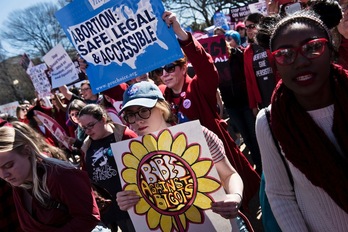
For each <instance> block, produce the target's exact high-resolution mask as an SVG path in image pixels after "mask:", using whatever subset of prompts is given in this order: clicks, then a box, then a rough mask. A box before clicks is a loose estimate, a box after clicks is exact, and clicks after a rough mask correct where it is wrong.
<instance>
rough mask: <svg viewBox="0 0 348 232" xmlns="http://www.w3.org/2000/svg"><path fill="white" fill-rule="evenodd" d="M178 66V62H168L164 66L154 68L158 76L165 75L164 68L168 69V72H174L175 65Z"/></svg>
mask: <svg viewBox="0 0 348 232" xmlns="http://www.w3.org/2000/svg"><path fill="white" fill-rule="evenodd" d="M176 66H178V64H174V63H171V64H167V65H165V66H164V67H161V68H158V69H155V70H154V73H155V75H156V76H163V69H164V70H166V72H167V73H173V72H175V67H176Z"/></svg>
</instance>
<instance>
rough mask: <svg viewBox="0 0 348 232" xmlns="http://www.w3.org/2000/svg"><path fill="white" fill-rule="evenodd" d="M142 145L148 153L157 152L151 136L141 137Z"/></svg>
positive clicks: (154, 141) (155, 142)
mask: <svg viewBox="0 0 348 232" xmlns="http://www.w3.org/2000/svg"><path fill="white" fill-rule="evenodd" d="M143 144H144V146H145V147H146V149H147V150H148V152H149V153H150V152H153V151H157V140H156V139H155V138H154V137H153V136H152V135H145V136H144V137H143Z"/></svg>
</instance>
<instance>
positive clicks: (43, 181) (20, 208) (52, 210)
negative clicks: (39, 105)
mask: <svg viewBox="0 0 348 232" xmlns="http://www.w3.org/2000/svg"><path fill="white" fill-rule="evenodd" d="M0 178H2V179H4V180H5V181H6V182H8V183H9V184H11V186H12V188H13V200H14V203H15V206H16V209H17V215H18V218H19V222H20V226H21V228H22V229H23V230H24V231H71V232H72V231H86V232H89V231H92V230H93V228H95V227H96V225H97V224H98V222H99V220H100V217H99V211H98V208H97V205H96V201H95V199H94V195H93V193H92V189H91V185H90V181H89V179H88V176H87V175H86V173H85V172H83V171H81V170H78V169H75V168H74V167H73V166H71V165H70V164H69V163H67V162H64V161H61V160H58V159H54V158H48V157H47V156H46V155H44V154H43V153H42V152H41V151H40V148H38V146H37V145H36V144H35V143H34V142H33V141H32V140H31V139H30V138H29V137H28V135H26V134H25V133H23V132H22V131H20V130H19V129H16V128H15V127H12V126H7V125H5V126H3V127H1V128H0Z"/></svg>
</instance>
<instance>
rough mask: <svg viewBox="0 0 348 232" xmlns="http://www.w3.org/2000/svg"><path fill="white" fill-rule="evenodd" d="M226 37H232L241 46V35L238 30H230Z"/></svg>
mask: <svg viewBox="0 0 348 232" xmlns="http://www.w3.org/2000/svg"><path fill="white" fill-rule="evenodd" d="M225 37H226V38H232V39H233V40H234V41H235V42H236V44H237V45H238V46H239V45H240V44H241V40H240V35H239V33H238V32H237V31H234V30H229V31H227V32H226V33H225Z"/></svg>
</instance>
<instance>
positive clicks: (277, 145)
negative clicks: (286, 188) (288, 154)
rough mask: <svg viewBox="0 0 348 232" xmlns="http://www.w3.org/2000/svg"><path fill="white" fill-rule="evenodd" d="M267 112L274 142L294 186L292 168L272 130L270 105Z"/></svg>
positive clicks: (266, 108)
mask: <svg viewBox="0 0 348 232" xmlns="http://www.w3.org/2000/svg"><path fill="white" fill-rule="evenodd" d="M264 109H265V114H266V118H267V122H268V126H269V130H270V132H271V135H272V138H273V141H274V144H275V146H276V147H277V150H278V154H279V156H280V158H281V159H282V161H283V163H284V166H285V169H286V173H287V174H288V177H289V181H290V183H291V185H292V187H294V180H293V179H292V175H291V172H290V168H289V166H288V164H287V162H286V160H285V157H284V156H283V154H282V151H281V148H280V146H279V143H278V140H277V139H276V138H275V137H274V134H273V131H272V127H271V114H270V112H269V109H268V107H265V108H264Z"/></svg>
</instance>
